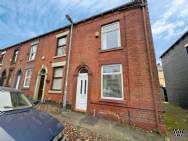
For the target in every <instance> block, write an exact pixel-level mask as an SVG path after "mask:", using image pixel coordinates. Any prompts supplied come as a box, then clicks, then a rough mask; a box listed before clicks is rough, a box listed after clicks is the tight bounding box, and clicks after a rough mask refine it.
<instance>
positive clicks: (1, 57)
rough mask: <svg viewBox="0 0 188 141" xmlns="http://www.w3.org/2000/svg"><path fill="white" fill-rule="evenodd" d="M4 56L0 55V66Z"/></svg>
mask: <svg viewBox="0 0 188 141" xmlns="http://www.w3.org/2000/svg"><path fill="white" fill-rule="evenodd" d="M4 56H5V54H1V56H0V64H3V59H4Z"/></svg>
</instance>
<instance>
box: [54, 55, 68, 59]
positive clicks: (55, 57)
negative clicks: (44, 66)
mask: <svg viewBox="0 0 188 141" xmlns="http://www.w3.org/2000/svg"><path fill="white" fill-rule="evenodd" d="M62 57H66V55H62V56H54V57H53V59H57V58H62Z"/></svg>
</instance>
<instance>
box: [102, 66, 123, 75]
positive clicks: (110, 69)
mask: <svg viewBox="0 0 188 141" xmlns="http://www.w3.org/2000/svg"><path fill="white" fill-rule="evenodd" d="M113 72H114V73H115V72H117V73H120V65H105V66H104V67H103V73H113Z"/></svg>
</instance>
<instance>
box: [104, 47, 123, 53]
mask: <svg viewBox="0 0 188 141" xmlns="http://www.w3.org/2000/svg"><path fill="white" fill-rule="evenodd" d="M117 50H123V47H117V48H110V49H105V50H102V49H100V52H101V53H105V52H111V51H117Z"/></svg>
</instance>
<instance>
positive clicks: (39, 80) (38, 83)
mask: <svg viewBox="0 0 188 141" xmlns="http://www.w3.org/2000/svg"><path fill="white" fill-rule="evenodd" d="M42 70H45V74H42V75H45V78H44V84H43V85H44V86H43V91H42V98H41V102H43V101H44V94H45V88H46V80H47V76H48V70H47V67H46V66H45V65H42V67H41V69H40V70H39V72H38V75H37V80H36V84H35V91H34V99H36V100H37V99H38V93H39V87H40V82H41V72H42Z"/></svg>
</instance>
